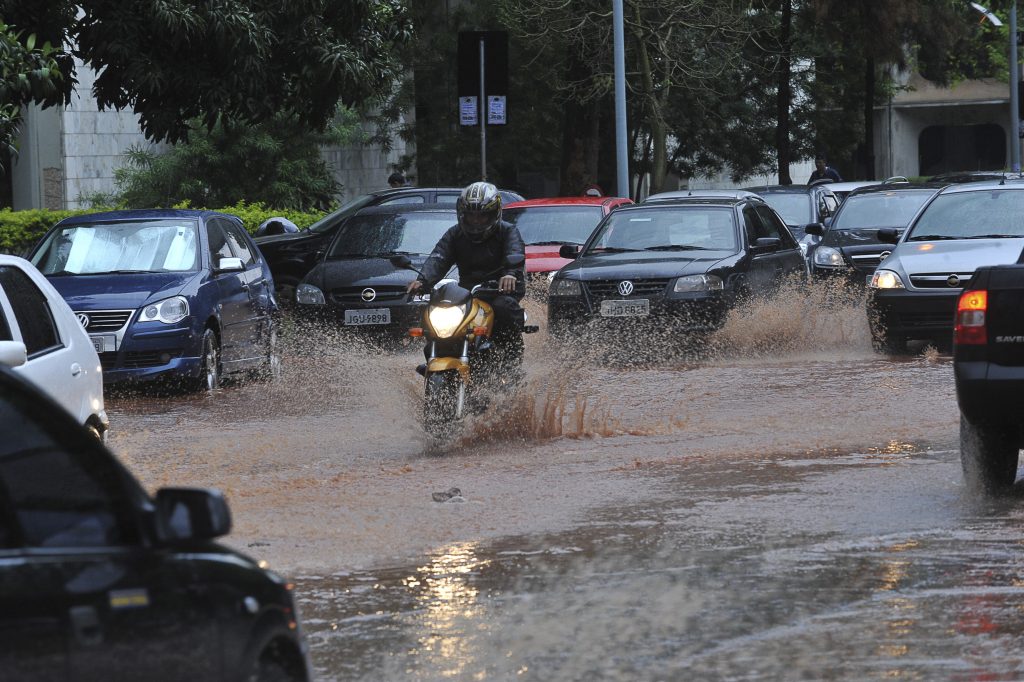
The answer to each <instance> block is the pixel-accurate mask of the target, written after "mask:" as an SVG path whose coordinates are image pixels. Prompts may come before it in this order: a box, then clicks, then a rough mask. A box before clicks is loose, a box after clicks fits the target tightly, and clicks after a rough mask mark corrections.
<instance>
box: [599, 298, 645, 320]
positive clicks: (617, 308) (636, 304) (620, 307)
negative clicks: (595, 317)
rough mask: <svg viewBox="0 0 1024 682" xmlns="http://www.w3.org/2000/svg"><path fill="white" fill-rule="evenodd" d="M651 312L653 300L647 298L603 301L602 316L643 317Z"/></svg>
mask: <svg viewBox="0 0 1024 682" xmlns="http://www.w3.org/2000/svg"><path fill="white" fill-rule="evenodd" d="M650 314H651V302H650V301H648V300H647V299H646V298H638V299H635V300H632V301H601V317H643V316H645V315H650Z"/></svg>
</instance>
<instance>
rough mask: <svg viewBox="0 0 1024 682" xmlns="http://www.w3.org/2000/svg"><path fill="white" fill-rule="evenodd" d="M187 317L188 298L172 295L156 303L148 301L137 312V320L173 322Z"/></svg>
mask: <svg viewBox="0 0 1024 682" xmlns="http://www.w3.org/2000/svg"><path fill="white" fill-rule="evenodd" d="M186 317H188V299H186V298H185V297H184V296H172V297H171V298H165V299H164V300H162V301H157V302H156V303H150V304H149V305H147V306H145V307H144V308H143V309H142V312H141V313H139V322H163V323H164V324H174V323H175V322H181V321H182V320H184V319H185V318H186Z"/></svg>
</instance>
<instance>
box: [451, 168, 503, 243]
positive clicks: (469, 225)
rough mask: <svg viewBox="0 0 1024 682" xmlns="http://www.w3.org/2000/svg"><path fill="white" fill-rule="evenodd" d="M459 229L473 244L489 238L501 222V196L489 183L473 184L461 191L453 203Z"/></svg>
mask: <svg viewBox="0 0 1024 682" xmlns="http://www.w3.org/2000/svg"><path fill="white" fill-rule="evenodd" d="M455 210H456V212H457V213H458V214H459V228H460V229H461V230H462V233H463V234H464V235H466V236H467V237H469V238H470V240H472V241H474V242H482V241H484V240H485V239H487V238H488V237H490V236H491V233H493V232H494V229H495V228H496V227H497V226H498V222H499V221H500V220H501V195H500V194H498V188H497V187H495V186H494V185H492V184H491V183H489V182H474V183H473V184H472V185H470V186H469V187H467V188H466V189H464V190H462V194H460V195H459V200H458V201H457V202H455Z"/></svg>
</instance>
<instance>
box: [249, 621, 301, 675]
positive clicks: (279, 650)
mask: <svg viewBox="0 0 1024 682" xmlns="http://www.w3.org/2000/svg"><path fill="white" fill-rule="evenodd" d="M249 652H250V653H249V654H248V655H247V658H246V659H245V660H246V661H247V663H245V665H244V667H242V670H243V671H245V672H244V676H243V677H242V679H243V680H244V681H245V682H306V679H307V678H306V676H305V674H304V673H303V672H302V668H303V667H304V666H302V664H301V663H300V662H299V661H300V660H301V656H300V655H299V654H298V653H297V652H296V651H294V649H293V647H292V645H291V644H290V643H289V642H288V640H287V639H286V637H285V636H284V635H283V633H282V631H281V630H279V629H271V630H269V631H265V632H264V634H263V635H262V636H260V637H258V638H256V639H255V640H254V641H253V642H252V643H251V644H250V648H249Z"/></svg>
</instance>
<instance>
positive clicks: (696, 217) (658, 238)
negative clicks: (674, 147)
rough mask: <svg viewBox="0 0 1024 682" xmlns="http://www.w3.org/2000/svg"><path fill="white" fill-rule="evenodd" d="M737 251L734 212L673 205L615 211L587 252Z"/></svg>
mask: <svg viewBox="0 0 1024 682" xmlns="http://www.w3.org/2000/svg"><path fill="white" fill-rule="evenodd" d="M645 250H647V251H677V250H678V251H686V250H690V251H701V250H705V251H707V250H710V251H732V252H734V251H736V250H737V244H736V227H735V223H734V221H733V210H732V208H731V207H727V206H672V207H670V208H668V207H666V208H650V209H647V210H640V209H637V210H629V211H622V212H613V213H611V214H609V216H608V217H607V218H606V219H605V221H604V222H603V223H601V224H600V225H599V226H598V228H597V231H596V232H595V233H594V236H593V237H592V239H591V241H590V243H589V245H588V247H587V253H588V254H590V253H600V252H602V251H606V252H614V251H645Z"/></svg>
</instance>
